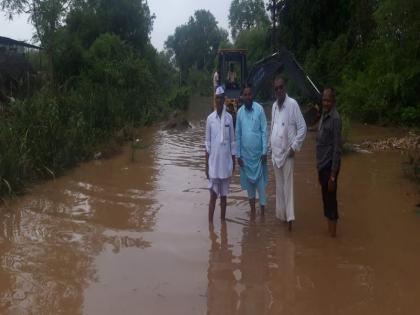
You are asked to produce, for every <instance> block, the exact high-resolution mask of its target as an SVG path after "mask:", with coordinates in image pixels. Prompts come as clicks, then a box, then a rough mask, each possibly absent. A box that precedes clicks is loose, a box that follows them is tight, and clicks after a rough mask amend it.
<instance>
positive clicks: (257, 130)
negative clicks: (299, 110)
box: [236, 102, 268, 189]
mask: <svg viewBox="0 0 420 315" xmlns="http://www.w3.org/2000/svg"><path fill="white" fill-rule="evenodd" d="M236 147H237V149H236V156H237V158H241V159H242V161H243V162H244V166H243V167H241V170H240V175H241V187H242V189H248V188H249V187H248V186H249V184H250V183H253V184H256V183H258V182H259V181H260V180H262V181H263V184H264V186H266V185H267V182H268V171H267V163H264V164H263V163H262V162H261V156H262V155H267V119H266V117H265V113H264V109H263V107H262V106H261V105H260V104H258V103H257V102H253V103H252V108H251V110H247V109H246V108H245V105H243V106H242V107H241V108H240V109H239V111H238V114H237V116H236Z"/></svg>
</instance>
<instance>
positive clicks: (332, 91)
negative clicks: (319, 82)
mask: <svg viewBox="0 0 420 315" xmlns="http://www.w3.org/2000/svg"><path fill="white" fill-rule="evenodd" d="M325 91H330V93H331V96H332V97H333V99H334V101H335V89H334V88H333V87H331V86H326V87H324V92H325Z"/></svg>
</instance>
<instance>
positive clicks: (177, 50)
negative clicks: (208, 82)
mask: <svg viewBox="0 0 420 315" xmlns="http://www.w3.org/2000/svg"><path fill="white" fill-rule="evenodd" d="M227 41H228V33H227V31H226V30H224V29H222V28H219V27H218V26H217V21H216V19H215V18H214V16H213V15H212V14H211V13H210V12H209V11H206V10H198V11H196V12H195V13H194V16H192V17H190V19H189V21H188V23H187V24H184V25H181V26H178V27H177V28H176V29H175V33H174V34H173V35H170V36H169V37H168V39H167V40H166V42H165V47H166V50H167V51H168V52H169V54H170V55H171V56H173V58H174V60H175V64H176V66H177V67H178V68H179V69H180V71H181V74H182V77H183V78H184V79H185V80H186V79H187V77H188V73H189V70H190V69H192V68H193V67H194V68H195V69H196V70H198V71H206V72H209V71H212V70H213V68H214V59H215V56H216V54H217V50H218V49H219V47H220V46H221V45H223V44H224V43H226V42H227Z"/></svg>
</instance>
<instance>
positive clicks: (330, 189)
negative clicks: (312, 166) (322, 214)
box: [328, 176, 337, 192]
mask: <svg viewBox="0 0 420 315" xmlns="http://www.w3.org/2000/svg"><path fill="white" fill-rule="evenodd" d="M336 187H337V186H336V182H335V177H334V176H330V178H329V179H328V192H334V191H335V189H336Z"/></svg>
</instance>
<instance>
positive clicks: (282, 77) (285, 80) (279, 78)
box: [273, 74, 287, 85]
mask: <svg viewBox="0 0 420 315" xmlns="http://www.w3.org/2000/svg"><path fill="white" fill-rule="evenodd" d="M277 80H282V81H283V82H284V84H285V85H286V84H287V79H286V78H285V77H284V76H282V75H280V74H278V75H276V76H275V77H274V80H273V83H274V82H276V81H277Z"/></svg>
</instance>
